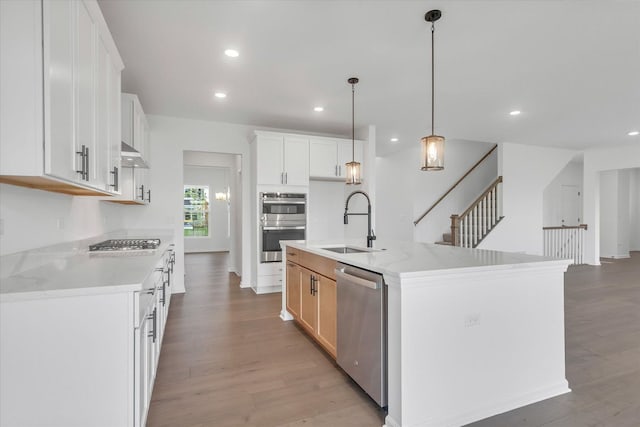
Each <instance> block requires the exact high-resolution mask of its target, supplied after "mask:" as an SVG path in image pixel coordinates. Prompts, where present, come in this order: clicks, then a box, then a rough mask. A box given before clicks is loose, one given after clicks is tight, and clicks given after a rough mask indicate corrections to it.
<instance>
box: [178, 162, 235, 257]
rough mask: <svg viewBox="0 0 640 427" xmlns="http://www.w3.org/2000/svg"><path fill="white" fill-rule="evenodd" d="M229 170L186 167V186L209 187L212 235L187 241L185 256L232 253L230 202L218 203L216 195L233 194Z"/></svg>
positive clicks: (210, 228) (191, 238) (210, 229)
mask: <svg viewBox="0 0 640 427" xmlns="http://www.w3.org/2000/svg"><path fill="white" fill-rule="evenodd" d="M229 173H230V170H229V169H228V168H220V167H212V166H187V165H185V166H184V185H192V186H206V187H208V188H209V217H208V218H209V224H208V227H209V229H208V230H209V233H208V235H207V236H188V237H185V238H184V251H185V253H193V252H214V251H228V250H229V246H230V245H229V241H230V232H231V230H230V203H229V202H228V201H227V200H216V198H215V194H216V193H224V194H227V191H229V184H228V175H229Z"/></svg>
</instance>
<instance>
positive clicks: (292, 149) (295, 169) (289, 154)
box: [284, 137, 309, 185]
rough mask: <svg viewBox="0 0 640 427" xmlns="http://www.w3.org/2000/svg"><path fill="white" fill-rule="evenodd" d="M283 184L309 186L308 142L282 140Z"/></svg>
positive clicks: (298, 139)
mask: <svg viewBox="0 0 640 427" xmlns="http://www.w3.org/2000/svg"><path fill="white" fill-rule="evenodd" d="M284 172H285V182H284V183H285V184H287V185H309V140H308V139H307V138H298V137H285V138H284Z"/></svg>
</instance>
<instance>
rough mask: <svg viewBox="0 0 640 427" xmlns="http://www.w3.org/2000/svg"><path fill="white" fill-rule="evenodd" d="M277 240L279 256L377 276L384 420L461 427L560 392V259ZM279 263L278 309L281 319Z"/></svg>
mask: <svg viewBox="0 0 640 427" xmlns="http://www.w3.org/2000/svg"><path fill="white" fill-rule="evenodd" d="M346 243H347V246H350V244H354V246H357V247H360V248H362V246H364V245H363V242H361V241H357V242H346ZM281 244H282V245H283V252H284V253H285V255H284V260H283V262H285V263H286V262H287V258H286V252H287V251H286V248H287V247H290V248H295V249H297V250H302V251H305V252H308V253H311V254H314V255H317V256H322V257H325V258H328V259H331V260H335V261H338V262H341V263H344V264H348V265H352V266H355V267H358V268H361V269H365V270H369V271H373V272H377V273H380V274H382V275H383V277H384V282H385V285H386V295H387V307H388V308H387V343H388V345H387V363H388V365H387V372H388V414H387V417H386V419H385V423H386V425H387V426H389V427H401V426H402V427H407V426H411V427H414V426H425V427H427V426H461V425H464V424H467V423H470V422H473V421H477V420H480V419H483V418H486V417H490V416H492V415H495V414H499V413H502V412H506V411H509V410H512V409H515V408H518V407H521V406H524V405H528V404H531V403H534V402H538V401H540V400H544V399H547V398H550V397H553V396H557V395H560V394H563V393H567V392H569V391H570V389H569V387H568V383H567V380H566V378H565V357H564V272H565V271H566V269H567V266H568V265H569V264H570V261H569V260H558V259H552V258H545V257H540V256H534V255H526V254H517V253H506V252H498V251H487V250H478V249H465V248H458V247H451V246H440V245H432V244H422V243H415V242H393V241H378V242H377V243H376V248H374V249H371V250H370V249H367V248H362V249H363V250H364V252H359V253H347V254H339V253H335V252H332V251H329V250H326V249H322V248H328V247H336V246H344V245H345V242H335V241H334V242H305V241H287V242H281ZM286 270H287V269H283V274H284V275H285V277H283V286H285V288H284V289H283V302H282V312H281V317H282V318H283V320H291V319H292V318H293V317H292V316H291V313H289V312H288V311H287V301H286V295H287V290H286V283H287V280H286ZM337 304H338V305H339V304H340V301H339V300H338V301H337ZM337 329H338V333H339V330H340V325H338V328H337Z"/></svg>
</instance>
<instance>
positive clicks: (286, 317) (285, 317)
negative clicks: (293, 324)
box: [280, 310, 293, 321]
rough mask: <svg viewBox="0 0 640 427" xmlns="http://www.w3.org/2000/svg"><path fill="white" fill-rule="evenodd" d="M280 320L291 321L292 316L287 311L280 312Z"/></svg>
mask: <svg viewBox="0 0 640 427" xmlns="http://www.w3.org/2000/svg"><path fill="white" fill-rule="evenodd" d="M280 318H281V319H282V320H284V321H289V320H293V316H292V315H291V314H289V312H288V311H287V310H282V311H281V312H280Z"/></svg>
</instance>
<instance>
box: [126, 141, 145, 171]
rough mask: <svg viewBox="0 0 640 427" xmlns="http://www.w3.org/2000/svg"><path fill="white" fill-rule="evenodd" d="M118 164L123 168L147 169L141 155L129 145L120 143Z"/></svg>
mask: <svg viewBox="0 0 640 427" xmlns="http://www.w3.org/2000/svg"><path fill="white" fill-rule="evenodd" d="M120 157H121V159H120V164H121V166H122V167H123V168H143V169H149V165H148V164H147V163H146V162H145V161H144V159H143V158H142V154H140V152H139V151H138V150H136V149H135V148H133V147H132V146H130V145H129V144H125V143H124V142H123V143H121V146H120Z"/></svg>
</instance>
